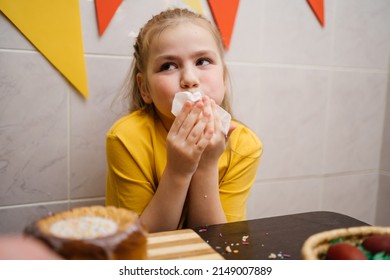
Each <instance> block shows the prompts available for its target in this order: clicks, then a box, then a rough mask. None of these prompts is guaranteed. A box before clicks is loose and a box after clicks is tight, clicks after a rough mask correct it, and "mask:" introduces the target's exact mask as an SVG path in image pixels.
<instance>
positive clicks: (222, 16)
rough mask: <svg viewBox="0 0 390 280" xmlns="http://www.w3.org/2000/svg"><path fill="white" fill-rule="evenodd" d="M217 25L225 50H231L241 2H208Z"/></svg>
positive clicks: (213, 0) (232, 0)
mask: <svg viewBox="0 0 390 280" xmlns="http://www.w3.org/2000/svg"><path fill="white" fill-rule="evenodd" d="M208 3H209V6H210V9H211V12H212V14H213V17H214V20H215V23H216V25H217V26H218V29H219V32H220V33H221V36H222V40H223V43H224V46H225V49H227V50H228V49H229V46H230V39H231V37H232V33H233V28H234V21H235V20H236V15H237V10H238V5H239V3H240V1H239V0H208Z"/></svg>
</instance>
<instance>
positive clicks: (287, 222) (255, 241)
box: [194, 211, 367, 260]
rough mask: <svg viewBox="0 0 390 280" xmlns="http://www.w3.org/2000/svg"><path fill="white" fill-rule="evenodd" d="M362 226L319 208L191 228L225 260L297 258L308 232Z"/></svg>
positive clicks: (345, 217)
mask: <svg viewBox="0 0 390 280" xmlns="http://www.w3.org/2000/svg"><path fill="white" fill-rule="evenodd" d="M365 225H367V224H366V223H364V222H362V221H359V220H357V219H354V218H352V217H349V216H346V215H342V214H338V213H334V212H327V211H319V212H308V213H300V214H292V215H285V216H277V217H270V218H263V219H255V220H248V221H243V222H234V223H226V224H219V225H212V226H207V227H199V228H195V229H194V231H195V232H196V233H198V234H199V236H200V237H201V238H202V239H203V240H204V241H206V242H207V243H208V244H209V245H210V246H211V247H212V248H214V250H215V251H217V252H218V253H219V254H221V255H222V257H224V258H225V259H228V260H243V259H244V260H245V259H247V260H265V259H267V260H268V259H290V260H299V259H302V257H301V248H302V245H303V243H304V241H305V240H306V239H307V238H308V237H309V236H310V235H312V234H315V233H318V232H321V231H326V230H331V229H336V228H345V227H354V226H365ZM245 236H248V237H247V238H246V239H245ZM244 240H246V241H244Z"/></svg>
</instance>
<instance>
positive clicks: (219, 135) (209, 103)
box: [201, 96, 236, 164]
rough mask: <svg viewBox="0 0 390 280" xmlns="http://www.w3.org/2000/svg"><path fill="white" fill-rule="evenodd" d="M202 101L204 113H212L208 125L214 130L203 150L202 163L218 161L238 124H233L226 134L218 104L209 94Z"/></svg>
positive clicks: (210, 129)
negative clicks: (218, 111)
mask: <svg viewBox="0 0 390 280" xmlns="http://www.w3.org/2000/svg"><path fill="white" fill-rule="evenodd" d="M202 101H203V102H204V111H203V114H207V115H210V118H209V122H208V124H207V127H208V130H209V131H213V135H212V138H211V139H210V141H209V143H208V145H207V147H206V149H205V151H204V152H203V155H202V158H201V163H202V164H203V163H205V164H206V163H207V164H209V163H213V162H214V163H216V162H218V159H219V157H220V156H221V154H222V153H223V151H224V150H225V148H226V145H227V142H228V139H229V136H230V134H231V133H232V132H233V130H234V129H235V128H236V126H235V125H232V124H231V125H230V128H229V132H228V135H225V134H224V133H223V130H222V123H221V120H220V118H219V115H218V113H217V105H216V103H215V101H214V100H211V99H210V98H209V97H207V96H206V97H203V99H202Z"/></svg>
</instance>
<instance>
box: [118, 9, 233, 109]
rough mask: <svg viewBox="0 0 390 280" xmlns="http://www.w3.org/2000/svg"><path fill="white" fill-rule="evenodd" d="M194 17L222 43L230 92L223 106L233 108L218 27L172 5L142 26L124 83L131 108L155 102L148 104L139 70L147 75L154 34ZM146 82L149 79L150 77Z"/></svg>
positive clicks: (192, 19) (227, 74)
mask: <svg viewBox="0 0 390 280" xmlns="http://www.w3.org/2000/svg"><path fill="white" fill-rule="evenodd" d="M184 21H190V22H191V23H194V24H198V25H200V26H202V27H204V28H206V29H207V30H209V31H210V32H211V34H212V35H213V37H214V39H215V42H216V43H217V46H218V51H219V54H220V56H221V60H222V63H223V73H224V82H225V85H226V92H225V96H224V99H223V101H222V103H221V107H222V108H224V109H225V110H226V111H228V112H229V113H232V112H231V105H230V100H229V96H230V92H231V86H230V77H229V72H228V69H227V65H226V63H225V60H224V56H225V55H224V47H223V43H222V39H221V36H220V34H219V32H218V30H217V28H216V27H215V26H214V25H213V24H212V23H211V22H210V21H209V20H208V19H207V18H205V17H204V16H202V15H200V14H197V13H194V12H191V11H189V10H187V9H179V8H176V9H168V10H166V11H163V12H161V13H160V14H158V15H155V16H153V17H152V18H151V19H150V20H149V21H148V22H147V23H146V24H145V25H144V26H143V27H142V28H141V30H140V32H139V34H138V36H137V38H136V41H135V44H134V54H133V56H134V59H133V62H132V65H131V69H130V74H129V75H128V77H127V80H126V83H125V85H124V88H123V90H124V94H125V95H126V96H128V97H130V98H129V99H130V104H129V105H130V107H129V111H130V112H133V111H135V110H138V109H145V110H151V109H153V104H146V103H145V102H144V100H143V99H142V96H141V91H140V88H139V86H138V83H137V74H138V73H141V74H142V75H143V76H144V77H146V75H145V74H146V65H147V63H148V59H149V53H150V46H151V43H152V41H153V39H154V38H156V37H157V36H158V35H159V34H160V33H161V32H163V31H164V30H165V29H166V28H168V27H170V26H174V25H178V24H179V23H181V22H184ZM146 86H148V82H147V81H146Z"/></svg>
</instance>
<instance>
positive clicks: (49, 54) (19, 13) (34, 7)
mask: <svg viewBox="0 0 390 280" xmlns="http://www.w3.org/2000/svg"><path fill="white" fill-rule="evenodd" d="M0 11H2V12H3V13H4V14H5V16H6V17H8V19H9V20H10V21H11V22H12V23H13V24H14V25H15V26H16V27H17V28H18V29H19V30H20V31H21V32H22V33H23V34H24V36H26V37H27V39H28V40H30V42H31V43H32V44H33V45H34V46H35V47H36V48H37V49H38V50H39V51H40V52H41V53H42V54H43V55H44V56H45V57H46V58H47V59H48V60H49V61H50V62H51V63H52V64H53V65H54V67H56V68H57V69H58V70H59V71H60V72H61V73H62V74H63V75H64V76H65V78H66V79H68V81H69V82H70V83H71V84H72V85H73V86H74V87H75V88H76V89H77V90H78V91H79V92H80V93H81V94H82V95H83V96H84V97H88V83H87V74H86V68H85V61H84V50H83V41H82V34H81V19H80V7H79V1H78V0H55V1H53V0H34V1H31V0H0Z"/></svg>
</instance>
